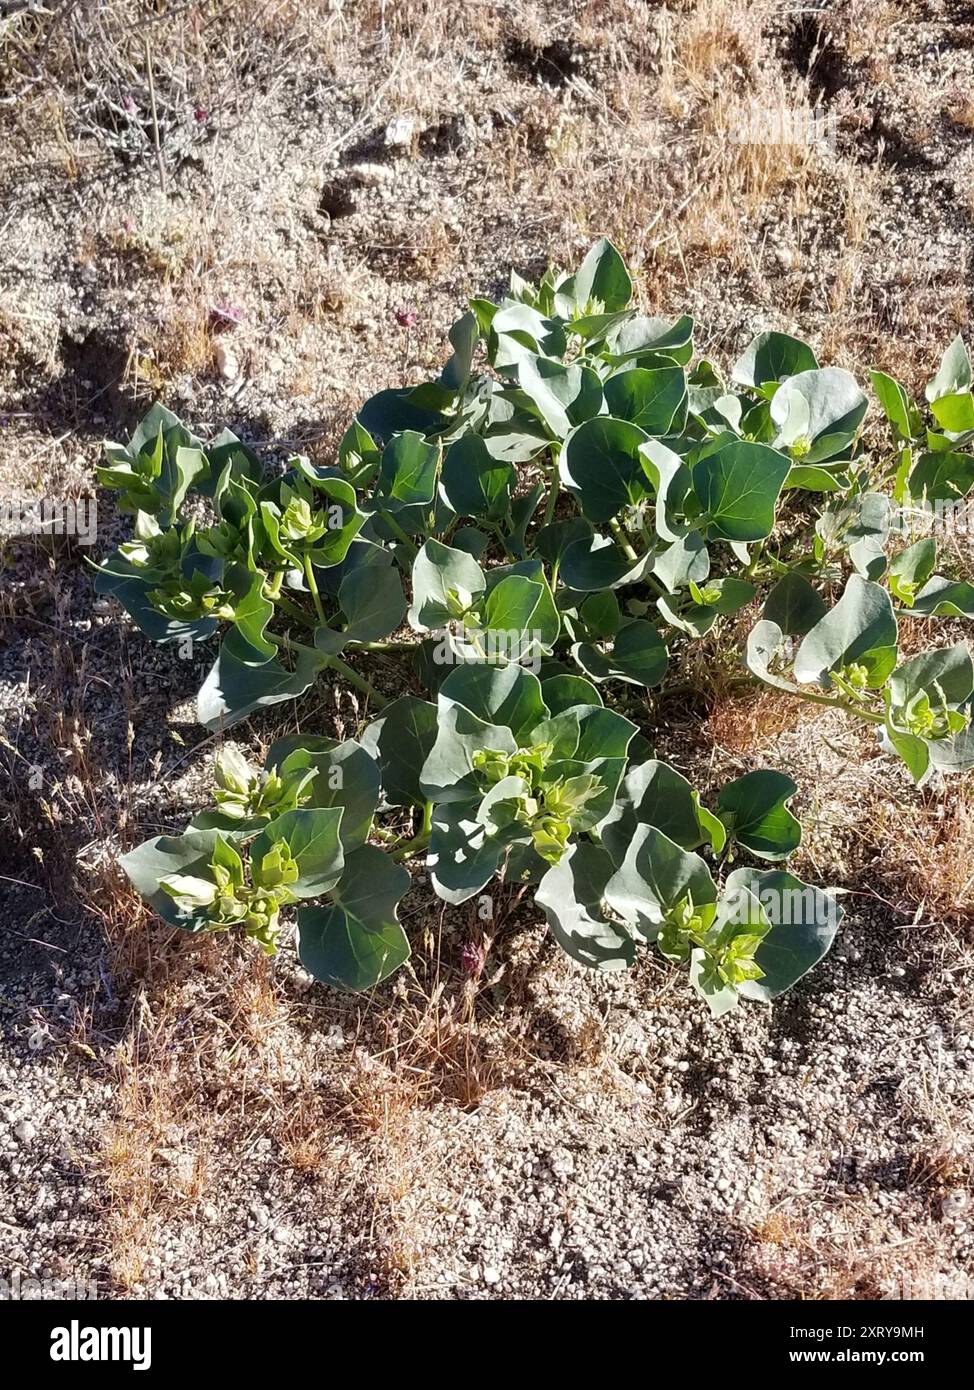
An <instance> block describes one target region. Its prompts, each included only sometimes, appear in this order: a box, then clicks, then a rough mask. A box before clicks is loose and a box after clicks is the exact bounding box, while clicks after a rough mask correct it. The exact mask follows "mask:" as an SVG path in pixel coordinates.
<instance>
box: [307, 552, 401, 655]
mask: <svg viewBox="0 0 974 1390" xmlns="http://www.w3.org/2000/svg"><path fill="white" fill-rule="evenodd" d="M338 602H339V603H340V604H341V608H342V612H343V613H344V614H345V622H346V626H345V631H344V632H343V633H342V638H343V640H344V641H345V642H378V641H380V640H381V639H382V638H383V637H388V636H389V634H390V633H391V632H395V630H396V628H398V627H399V625H400V623H401V622H402V620H403V618H404V617H405V616H406V596H405V594H404V593H403V591H402V582H401V580H400V578H399V573H398V571H397V570H395V569H392V568H391V567H389V568H383V567H380V566H378V565H367V566H365V567H363V568H362V569H356V570H352V572H351V573H350V574H348V575H346V576H345V578H344V579H343V580H342V582H341V587H340V588H339V590H338ZM319 631H320V629H319Z"/></svg>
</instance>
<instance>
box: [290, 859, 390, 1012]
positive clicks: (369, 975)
mask: <svg viewBox="0 0 974 1390" xmlns="http://www.w3.org/2000/svg"><path fill="white" fill-rule="evenodd" d="M410 882H411V880H410V877H409V874H408V872H407V871H406V870H405V869H404V868H403V867H402V865H401V864H396V863H394V862H393V861H392V860H391V859H390V858H389V856H388V855H387V854H386V853H384V852H383V851H382V850H381V849H377V848H376V847H375V846H374V845H362V847H361V848H360V849H357V850H356V851H355V852H354V854H350V855H349V857H348V859H347V860H346V862H345V867H344V870H343V872H342V876H341V880H340V881H339V883H338V886H337V887H336V888H335V889H333V890H332V893H331V898H332V901H331V903H330V904H329V905H328V906H326V907H303V908H301V909H300V910H299V912H298V929H297V947H298V957H299V959H300V961H301V964H302V965H303V966H304V967H305V969H306V970H307V971H308V972H309V973H310V974H311V975H313V976H314V977H315V979H316V980H320V981H321V982H322V984H326V985H331V986H332V987H333V988H334V989H342V990H356V991H357V990H366V989H372V988H373V987H374V986H375V985H377V984H378V983H379V982H380V981H381V980H384V979H385V978H386V977H387V976H388V975H391V974H392V972H393V971H394V970H397V969H398V968H399V966H400V965H402V963H403V962H404V961H405V960H406V959H408V956H409V943H408V941H407V940H406V935H405V933H404V931H403V929H402V927H401V926H400V925H399V920H398V916H397V909H398V906H399V902H400V899H401V898H402V897H403V895H404V894H405V893H406V892H408V890H409V886H410Z"/></svg>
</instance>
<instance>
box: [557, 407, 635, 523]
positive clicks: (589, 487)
mask: <svg viewBox="0 0 974 1390" xmlns="http://www.w3.org/2000/svg"><path fill="white" fill-rule="evenodd" d="M647 438H648V436H647V435H646V434H645V433H644V431H643V430H641V429H638V428H637V427H636V426H635V425H631V424H629V422H628V421H626V420H614V419H612V417H611V416H608V415H599V416H596V418H595V419H593V420H586V421H585V423H584V424H582V425H579V426H578V427H577V428H576V429H574V430H572V432H571V434H570V435H569V436H568V438H567V440H566V441H565V447H564V448H563V449H562V451H561V455H560V459H559V469H560V472H561V480H562V482H563V484H564V485H565V487H567V488H568V489H569V490H570V491H571V492H573V493H574V494H575V495H576V497H577V498H578V504H579V507H580V508H581V511H582V514H583V515H584V516H586V517H588V519H589V520H590V521H610V520H611V519H612V518H613V517H614V516H615V515H616V513H617V512H619V511H621V510H622V508H623V507H626V506H629V505H634V504H635V503H637V502H639V501H640V499H641V498H643V497H644V496H645V495H646V487H645V482H646V479H645V474H644V473H643V469H642V464H641V461H640V453H639V446H640V445H641V444H643V443H645V442H646V440H647Z"/></svg>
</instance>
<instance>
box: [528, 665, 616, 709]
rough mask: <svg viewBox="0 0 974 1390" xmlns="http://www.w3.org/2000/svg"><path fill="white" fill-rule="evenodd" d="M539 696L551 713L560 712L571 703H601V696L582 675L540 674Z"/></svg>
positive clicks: (569, 707) (570, 705)
mask: <svg viewBox="0 0 974 1390" xmlns="http://www.w3.org/2000/svg"><path fill="white" fill-rule="evenodd" d="M541 698H542V699H543V700H544V702H545V704H546V705H547V706H548V709H549V711H550V712H551V714H552V715H556V714H561V713H562V711H563V710H566V709H571V707H572V706H573V705H601V703H602V696H601V695H600V694H599V692H598V690H597V689H596V687H595V686H594V685H592V684H591V682H590V681H587V680H585V678H584V677H583V676H573V675H569V674H562V675H557V676H548V677H547V678H545V677H544V676H543V675H542V680H541Z"/></svg>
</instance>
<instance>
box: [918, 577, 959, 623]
mask: <svg viewBox="0 0 974 1390" xmlns="http://www.w3.org/2000/svg"><path fill="white" fill-rule="evenodd" d="M910 617H911V618H974V585H971V584H968V583H966V582H965V581H964V580H950V579H942V578H941V577H940V576H939V575H934V577H933V578H932V579H931V580H930V581H929V583H927V584H925V585H924V587H923V588H922V589H921V590H920V592H919V594H917V596H916V598H915V599H914V601H913V607H912V608H911V609H910Z"/></svg>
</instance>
